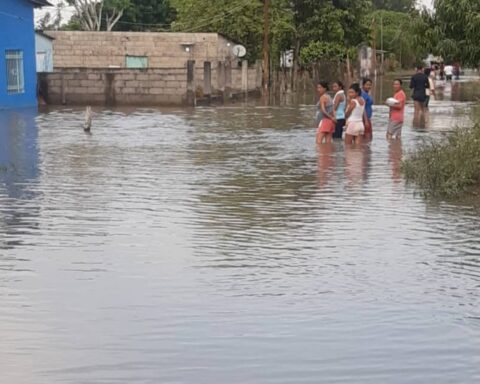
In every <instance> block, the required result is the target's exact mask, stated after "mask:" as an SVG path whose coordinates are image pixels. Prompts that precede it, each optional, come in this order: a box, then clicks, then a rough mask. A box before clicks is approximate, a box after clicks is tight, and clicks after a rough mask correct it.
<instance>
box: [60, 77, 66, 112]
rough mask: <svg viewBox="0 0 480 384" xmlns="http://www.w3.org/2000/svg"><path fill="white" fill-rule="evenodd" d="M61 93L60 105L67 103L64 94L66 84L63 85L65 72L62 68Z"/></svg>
mask: <svg viewBox="0 0 480 384" xmlns="http://www.w3.org/2000/svg"><path fill="white" fill-rule="evenodd" d="M61 82H62V84H61V94H62V105H65V104H67V96H66V86H65V73H64V72H63V70H62V74H61Z"/></svg>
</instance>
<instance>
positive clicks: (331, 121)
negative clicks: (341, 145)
mask: <svg viewBox="0 0 480 384" xmlns="http://www.w3.org/2000/svg"><path fill="white" fill-rule="evenodd" d="M317 92H318V95H319V96H320V100H319V103H318V109H319V111H318V118H319V119H320V123H319V125H318V128H317V144H323V143H331V142H332V136H333V133H334V132H335V123H336V119H335V114H334V112H333V101H332V98H331V97H330V96H329V95H328V93H327V92H328V83H327V82H326V81H321V82H319V83H318V84H317Z"/></svg>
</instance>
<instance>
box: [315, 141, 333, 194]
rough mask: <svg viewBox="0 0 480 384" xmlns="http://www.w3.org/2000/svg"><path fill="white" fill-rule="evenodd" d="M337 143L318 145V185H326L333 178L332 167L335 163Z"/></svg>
mask: <svg viewBox="0 0 480 384" xmlns="http://www.w3.org/2000/svg"><path fill="white" fill-rule="evenodd" d="M335 145H336V144H335V143H327V144H322V145H317V150H318V185H319V187H324V186H326V185H327V184H328V182H329V181H330V180H331V179H332V177H333V175H332V167H334V165H335V160H336V158H335Z"/></svg>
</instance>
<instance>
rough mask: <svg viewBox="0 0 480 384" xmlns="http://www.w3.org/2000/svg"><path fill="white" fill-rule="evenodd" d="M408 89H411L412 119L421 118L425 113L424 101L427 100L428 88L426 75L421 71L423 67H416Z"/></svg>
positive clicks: (428, 83)
mask: <svg viewBox="0 0 480 384" xmlns="http://www.w3.org/2000/svg"><path fill="white" fill-rule="evenodd" d="M410 89H411V90H412V91H413V94H412V98H413V102H414V114H415V116H414V120H418V119H421V118H422V117H424V113H425V101H426V100H427V89H430V82H429V81H428V76H427V75H425V73H423V67H422V66H418V67H417V73H416V74H415V75H413V76H412V78H411V80H410Z"/></svg>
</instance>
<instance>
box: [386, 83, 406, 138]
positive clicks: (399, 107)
mask: <svg viewBox="0 0 480 384" xmlns="http://www.w3.org/2000/svg"><path fill="white" fill-rule="evenodd" d="M393 92H394V95H393V98H394V99H395V100H396V101H397V102H396V103H395V104H393V105H389V107H390V118H389V122H388V129H387V140H392V139H393V138H395V139H399V140H400V139H401V138H402V128H403V121H404V119H405V102H406V101H407V95H405V92H404V91H403V89H402V80H400V79H396V80H394V82H393Z"/></svg>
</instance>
